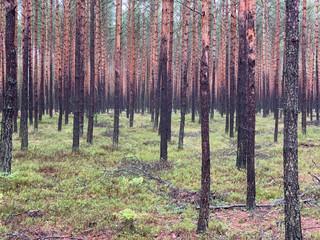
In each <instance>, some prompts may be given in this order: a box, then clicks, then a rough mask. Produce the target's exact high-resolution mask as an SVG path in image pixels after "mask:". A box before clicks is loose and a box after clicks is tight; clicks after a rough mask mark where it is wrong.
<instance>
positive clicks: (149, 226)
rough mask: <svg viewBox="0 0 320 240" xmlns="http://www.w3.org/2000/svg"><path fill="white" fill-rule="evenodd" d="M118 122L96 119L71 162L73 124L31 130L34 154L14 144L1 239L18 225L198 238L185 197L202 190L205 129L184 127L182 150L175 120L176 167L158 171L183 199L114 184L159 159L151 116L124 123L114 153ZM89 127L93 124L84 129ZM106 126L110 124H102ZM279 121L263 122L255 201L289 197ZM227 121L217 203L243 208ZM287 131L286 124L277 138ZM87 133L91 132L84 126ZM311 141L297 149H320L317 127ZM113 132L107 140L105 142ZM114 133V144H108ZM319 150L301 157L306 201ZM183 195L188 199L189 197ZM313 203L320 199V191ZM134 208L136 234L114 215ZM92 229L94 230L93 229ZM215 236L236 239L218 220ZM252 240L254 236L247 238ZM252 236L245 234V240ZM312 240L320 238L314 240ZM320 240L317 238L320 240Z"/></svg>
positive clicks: (219, 146)
mask: <svg viewBox="0 0 320 240" xmlns="http://www.w3.org/2000/svg"><path fill="white" fill-rule="evenodd" d="M112 116H113V115H112V114H103V115H98V116H97V121H98V123H100V124H101V123H105V126H104V127H95V128H94V138H93V144H92V145H91V144H88V143H86V136H83V137H81V139H80V152H79V153H72V151H71V147H72V117H71V118H70V123H69V125H67V126H65V125H63V128H62V131H61V132H58V131H57V118H58V115H57V114H56V115H54V117H53V118H52V119H50V118H49V117H48V116H44V118H43V121H42V122H41V123H40V125H39V131H38V132H33V131H32V127H30V128H29V150H28V151H27V152H21V151H20V140H19V138H18V135H17V134H16V133H15V134H14V136H13V162H12V168H13V169H12V172H13V174H12V175H10V176H3V175H0V196H1V197H0V221H1V223H4V224H0V232H2V231H4V232H8V231H10V230H11V229H12V227H13V225H14V224H19V227H20V228H21V229H25V228H37V227H38V228H43V229H52V228H60V229H64V230H65V231H69V232H70V231H71V232H72V233H74V234H80V233H81V232H82V231H83V230H86V229H89V228H92V226H94V228H95V229H96V231H101V232H102V231H106V230H107V231H109V232H111V233H112V234H113V235H114V236H115V238H121V239H151V238H153V237H154V236H156V235H158V236H160V234H164V232H167V233H171V232H172V231H173V232H176V233H178V232H183V233H184V235H183V236H184V237H185V238H187V239H188V238H190V239H192V238H193V237H194V232H195V229H196V223H197V218H198V210H196V209H195V203H194V201H193V197H191V198H190V199H189V198H188V195H187V193H189V192H196V191H199V189H200V180H201V176H200V172H201V135H200V125H199V124H198V123H197V122H196V123H192V122H191V121H190V119H189V118H187V120H186V129H185V133H186V137H185V139H184V149H183V150H178V146H177V143H178V133H179V121H180V115H178V114H177V115H173V120H172V123H173V125H172V126H173V128H172V141H171V143H169V149H168V156H169V157H168V158H169V162H170V163H171V167H170V168H168V169H164V170H161V171H158V172H156V174H157V176H159V177H161V178H163V179H164V180H166V181H168V182H170V183H171V184H173V185H174V186H175V187H178V188H179V189H180V191H181V192H182V193H181V194H180V195H179V196H177V197H176V198H173V197H171V194H170V196H169V193H170V192H171V190H170V189H169V188H168V187H166V186H165V185H163V184H161V183H159V182H157V181H155V180H151V179H149V178H147V177H145V176H116V175H112V174H108V170H109V171H111V170H114V169H116V167H117V166H118V165H119V163H120V161H121V160H122V159H123V158H124V157H125V156H130V155H135V156H137V157H138V158H139V159H142V160H143V161H145V162H148V163H150V162H154V161H158V160H159V150H160V137H159V136H158V133H157V130H154V129H153V125H152V124H151V123H150V116H149V115H147V114H146V115H144V116H142V115H140V114H136V115H135V122H134V128H130V127H129V122H128V119H127V118H126V117H125V115H124V114H123V115H121V117H120V125H121V126H123V127H122V128H120V139H119V148H118V149H113V147H112V137H110V136H112V123H113V118H112ZM86 125H87V122H86V123H85V126H86ZM101 125H103V124H101ZM273 125H274V121H273V118H272V116H269V117H268V118H262V116H261V115H259V114H258V115H257V135H256V145H257V146H258V147H257V148H256V150H255V152H256V185H257V188H256V189H257V202H258V203H259V202H262V201H272V200H273V199H277V198H281V197H282V195H283V180H282V175H283V167H282V165H283V164H282V161H283V160H282V141H283V134H280V136H279V142H278V143H274V142H273ZM224 126H225V120H224V119H223V118H221V117H220V116H219V115H218V114H216V116H215V120H214V121H213V122H212V121H211V122H210V130H211V132H210V148H211V191H212V192H213V200H212V204H219V205H222V204H232V203H245V199H246V194H245V192H246V171H243V170H241V171H239V170H238V169H237V168H236V167H235V161H236V150H237V149H236V143H237V141H236V138H234V139H230V138H229V137H228V136H227V135H226V134H225V133H224ZM282 128H283V124H282V123H280V125H279V130H281V129H282ZM85 130H86V127H85ZM307 131H308V134H307V135H306V136H304V135H302V134H299V142H312V143H313V144H315V145H320V140H318V136H319V133H320V130H319V129H318V128H317V127H313V126H310V127H308V130H307ZM106 133H107V134H106ZM110 133H111V135H110ZM319 156H320V148H317V147H313V148H311V147H310V148H305V147H300V149H299V167H300V169H299V176H300V188H301V191H302V192H304V191H305V190H306V189H308V188H310V186H311V185H312V179H311V177H310V176H309V175H308V172H309V171H312V172H313V173H314V174H316V175H318V176H319V175H320V170H319V169H318V168H316V167H315V165H314V164H315V163H314V162H316V160H317V159H318V157H319ZM183 194H185V195H183ZM310 194H315V195H317V196H318V195H319V189H314V190H313V191H312V192H311V193H310ZM125 209H131V210H132V211H133V212H134V213H136V214H137V216H139V217H138V218H137V219H136V220H135V222H134V231H132V229H131V230H130V229H122V227H123V219H122V220H121V219H120V218H118V217H116V216H115V215H113V213H119V212H121V211H123V210H125ZM29 210H39V211H40V212H41V213H42V214H41V216H40V217H38V218H31V217H28V216H27V214H24V215H21V217H20V218H19V220H17V221H18V222H14V221H13V222H12V221H9V219H10V214H18V213H22V212H25V211H29ZM319 214H320V212H319V206H311V207H309V205H308V206H307V205H305V206H304V207H303V208H302V215H303V216H310V217H311V216H319ZM93 223H94V224H93ZM209 232H210V234H209V235H208V236H207V235H204V236H203V238H204V239H214V237H213V236H215V235H222V236H225V237H226V238H227V239H233V237H235V238H236V237H237V236H238V235H237V233H236V232H235V231H234V230H231V228H230V229H229V228H228V226H227V225H226V224H225V223H223V222H220V221H218V220H217V219H214V218H212V217H211V220H210V223H209ZM245 234H248V236H251V237H252V238H251V239H255V238H256V237H258V235H259V234H258V233H256V232H247V233H245ZM245 234H243V235H242V237H243V239H245ZM313 236H315V238H313V239H317V237H319V236H316V235H312V237H313ZM318 239H319V238H318Z"/></svg>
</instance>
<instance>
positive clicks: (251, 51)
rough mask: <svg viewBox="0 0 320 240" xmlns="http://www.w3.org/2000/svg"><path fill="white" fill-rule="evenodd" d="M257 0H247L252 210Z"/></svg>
mask: <svg viewBox="0 0 320 240" xmlns="http://www.w3.org/2000/svg"><path fill="white" fill-rule="evenodd" d="M255 5H256V0H247V13H248V16H247V19H248V20H247V23H248V28H247V44H248V84H249V85H248V125H247V126H248V157H247V208H248V209H249V210H252V209H254V208H255V207H256V201H255V200H256V182H255V167H254V149H255V110H256V103H255V101H256V95H255V80H256V79H255V76H256V74H255V67H256V63H255V59H256V52H255V48H256V46H255V45H256V36H255V22H256V9H255Z"/></svg>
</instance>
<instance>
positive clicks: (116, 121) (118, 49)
mask: <svg viewBox="0 0 320 240" xmlns="http://www.w3.org/2000/svg"><path fill="white" fill-rule="evenodd" d="M121 15H122V0H117V10H116V16H117V17H116V49H115V83H114V125H113V147H114V148H118V142H119V114H120V88H119V86H120V75H121V73H120V71H121V70H120V69H121V17H122V16H121Z"/></svg>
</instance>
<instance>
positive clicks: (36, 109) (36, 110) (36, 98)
mask: <svg viewBox="0 0 320 240" xmlns="http://www.w3.org/2000/svg"><path fill="white" fill-rule="evenodd" d="M34 5H35V8H34V11H35V21H34V46H35V51H34V53H35V54H34V126H33V127H34V131H35V132H37V131H38V120H39V96H38V0H34Z"/></svg>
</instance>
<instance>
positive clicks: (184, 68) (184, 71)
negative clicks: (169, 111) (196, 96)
mask: <svg viewBox="0 0 320 240" xmlns="http://www.w3.org/2000/svg"><path fill="white" fill-rule="evenodd" d="M184 6H185V8H184V17H183V39H182V41H183V42H182V49H181V54H182V59H181V119H180V131H179V145H178V148H179V149H183V138H184V125H185V118H186V112H187V88H188V33H189V16H190V9H189V6H190V0H185V3H184Z"/></svg>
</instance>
